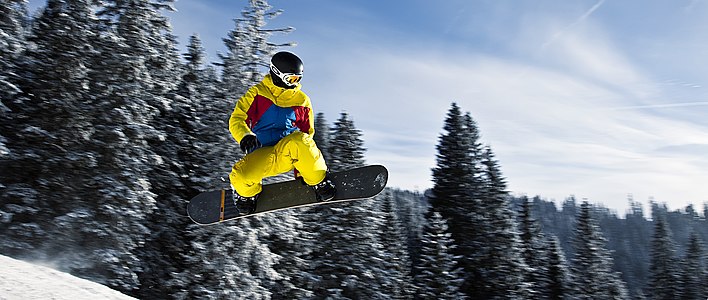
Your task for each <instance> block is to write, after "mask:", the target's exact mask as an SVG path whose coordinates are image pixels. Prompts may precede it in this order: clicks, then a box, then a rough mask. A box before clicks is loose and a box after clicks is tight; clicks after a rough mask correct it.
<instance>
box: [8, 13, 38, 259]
mask: <svg viewBox="0 0 708 300" xmlns="http://www.w3.org/2000/svg"><path fill="white" fill-rule="evenodd" d="M27 18H28V17H27V9H26V6H25V3H24V1H21V0H1V1H0V214H1V215H2V216H3V217H2V218H0V235H2V236H3V237H5V238H3V240H2V241H0V252H2V253H5V254H9V255H19V254H21V253H23V252H26V251H28V250H30V249H32V248H33V247H34V246H35V245H36V244H35V243H38V242H39V239H41V234H39V232H37V231H40V228H39V227H38V225H37V224H35V223H34V222H28V221H29V219H31V217H32V216H33V215H35V214H36V213H37V208H36V207H34V204H33V203H35V202H36V197H37V193H36V191H35V189H34V188H33V187H32V184H31V182H32V181H33V178H35V177H36V176H35V174H30V173H29V172H27V170H28V169H21V167H22V163H21V162H22V160H23V158H24V157H25V155H26V154H33V151H32V150H30V149H28V148H29V147H30V144H29V143H25V142H23V138H22V136H23V135H25V134H31V131H32V127H31V126H29V125H25V124H23V123H27V122H28V120H27V119H28V117H27V116H26V113H25V110H26V105H27V104H28V103H31V100H30V99H29V98H28V95H26V94H24V95H23V93H22V90H20V83H21V80H20V79H21V78H20V77H19V76H18V72H20V66H21V65H26V63H25V59H26V56H25V55H24V54H25V51H26V40H25V28H24V26H23V23H24V20H26V19H27ZM34 155H35V157H36V154H34ZM30 167H31V166H30ZM26 200H29V201H26ZM13 221H14V222H13ZM13 223H15V224H13ZM17 223H20V224H17ZM10 227H15V228H16V229H17V230H19V231H20V232H22V233H23V236H22V237H11V235H13V234H17V232H15V233H11V232H8V231H9V230H8V229H9V228H10ZM11 231H16V230H11ZM33 233H38V234H37V236H38V240H35V241H34V243H32V244H35V245H32V244H30V243H27V241H29V240H31V239H32V236H35V235H34V234H33Z"/></svg>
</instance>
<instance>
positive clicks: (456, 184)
mask: <svg viewBox="0 0 708 300" xmlns="http://www.w3.org/2000/svg"><path fill="white" fill-rule="evenodd" d="M443 129H444V130H445V133H444V134H443V135H441V137H440V143H439V144H438V146H437V149H438V154H437V165H436V167H435V168H434V169H433V181H434V183H435V184H434V187H433V189H432V195H431V196H432V197H431V204H432V206H433V209H434V210H435V211H438V212H440V214H441V215H442V216H443V217H444V218H445V219H447V220H448V222H449V223H450V228H451V234H452V238H453V240H455V243H456V245H457V249H456V252H455V253H456V254H457V255H460V256H461V262H460V263H461V266H462V267H463V269H464V271H465V274H466V280H465V283H464V285H463V290H464V292H465V293H467V295H468V296H470V297H471V298H485V299H492V298H518V297H523V296H524V295H525V294H526V293H528V290H527V288H526V283H525V282H524V280H523V276H524V275H523V274H524V272H525V270H526V265H525V264H524V262H523V260H522V258H521V253H520V248H519V247H520V241H519V238H518V232H517V231H516V224H515V219H514V218H515V216H514V214H513V212H512V211H511V209H510V207H509V206H510V204H509V201H508V199H507V198H508V194H507V191H506V183H505V182H504V178H503V176H502V175H501V172H500V170H499V167H498V163H497V162H496V160H494V156H493V154H492V152H491V149H489V148H486V149H484V148H483V147H482V145H481V143H480V142H479V137H480V135H479V130H478V128H477V124H476V123H475V122H474V120H473V119H472V117H471V116H470V114H469V113H466V114H465V115H462V113H461V111H460V108H459V107H458V106H457V104H455V103H453V104H452V107H451V108H450V110H449V111H448V115H447V118H446V119H445V126H444V127H443Z"/></svg>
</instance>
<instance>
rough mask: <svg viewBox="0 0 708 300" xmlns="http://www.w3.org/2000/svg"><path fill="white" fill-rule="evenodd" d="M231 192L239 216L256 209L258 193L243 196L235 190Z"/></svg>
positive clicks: (248, 213)
mask: <svg viewBox="0 0 708 300" xmlns="http://www.w3.org/2000/svg"><path fill="white" fill-rule="evenodd" d="M233 194H234V204H235V205H236V208H237V209H238V215H239V216H245V215H250V214H252V213H254V212H255V211H256V200H258V195H260V194H256V195H255V196H253V197H243V196H241V195H239V194H238V193H236V191H235V190H234V191H233Z"/></svg>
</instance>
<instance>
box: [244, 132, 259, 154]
mask: <svg viewBox="0 0 708 300" xmlns="http://www.w3.org/2000/svg"><path fill="white" fill-rule="evenodd" d="M238 144H239V145H240V146H241V151H243V153H246V154H248V153H251V152H253V150H256V149H258V148H260V147H261V142H259V141H258V138H256V136H255V135H253V134H249V135H247V136H244V137H243V138H242V139H241V142H239V143H238Z"/></svg>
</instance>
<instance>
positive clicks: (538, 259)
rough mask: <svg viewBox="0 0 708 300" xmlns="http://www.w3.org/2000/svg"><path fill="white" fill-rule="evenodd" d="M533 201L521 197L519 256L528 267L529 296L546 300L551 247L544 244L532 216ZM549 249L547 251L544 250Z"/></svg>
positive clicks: (548, 293) (542, 236) (536, 222)
mask: <svg viewBox="0 0 708 300" xmlns="http://www.w3.org/2000/svg"><path fill="white" fill-rule="evenodd" d="M533 205H534V201H533V200H531V199H529V198H528V197H526V196H523V197H521V213H520V214H519V231H520V232H521V234H520V238H521V255H522V257H523V259H524V262H525V263H526V265H527V266H528V267H529V270H528V272H527V273H526V278H525V280H526V282H528V283H529V284H530V287H531V290H530V291H529V292H530V293H529V296H530V297H532V298H536V299H546V297H547V296H548V295H550V294H551V293H550V291H549V284H550V278H549V273H548V272H549V270H548V268H549V267H550V266H549V264H550V262H549V261H548V259H549V258H548V256H549V255H552V254H550V253H548V255H547V252H548V251H550V248H551V245H548V244H546V242H547V239H546V238H545V236H544V235H543V233H541V228H540V227H539V224H538V221H537V220H536V219H535V217H534V216H533V212H532V210H533ZM546 249H549V250H546Z"/></svg>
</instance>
